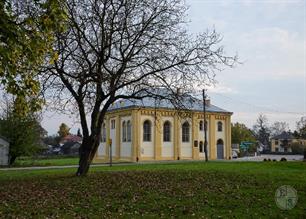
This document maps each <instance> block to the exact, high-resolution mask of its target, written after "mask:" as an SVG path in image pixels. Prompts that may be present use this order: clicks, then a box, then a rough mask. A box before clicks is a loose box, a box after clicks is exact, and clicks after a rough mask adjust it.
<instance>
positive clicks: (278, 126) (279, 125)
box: [270, 122, 289, 137]
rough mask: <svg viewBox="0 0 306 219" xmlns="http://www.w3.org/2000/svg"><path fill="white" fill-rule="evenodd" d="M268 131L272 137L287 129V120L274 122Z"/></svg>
mask: <svg viewBox="0 0 306 219" xmlns="http://www.w3.org/2000/svg"><path fill="white" fill-rule="evenodd" d="M270 131H271V136H272V137H274V136H277V135H280V134H282V133H283V132H287V131H289V124H288V123H287V122H274V123H273V124H272V125H271V127H270Z"/></svg>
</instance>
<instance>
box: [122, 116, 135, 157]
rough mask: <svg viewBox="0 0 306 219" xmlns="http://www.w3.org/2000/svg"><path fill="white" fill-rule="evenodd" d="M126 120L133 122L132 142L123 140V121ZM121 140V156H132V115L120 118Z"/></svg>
mask: <svg viewBox="0 0 306 219" xmlns="http://www.w3.org/2000/svg"><path fill="white" fill-rule="evenodd" d="M123 121H125V123H127V122H128V121H130V123H131V141H130V142H123V141H122V135H123V130H122V123H123ZM120 133H121V134H120V135H121V136H120V141H121V148H120V157H131V156H132V138H133V128H132V117H131V116H125V117H122V118H121V119H120Z"/></svg>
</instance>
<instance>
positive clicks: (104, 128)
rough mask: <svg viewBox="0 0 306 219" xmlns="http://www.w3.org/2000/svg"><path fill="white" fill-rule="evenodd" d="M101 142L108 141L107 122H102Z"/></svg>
mask: <svg viewBox="0 0 306 219" xmlns="http://www.w3.org/2000/svg"><path fill="white" fill-rule="evenodd" d="M101 142H106V127H105V123H103V124H102V137H101Z"/></svg>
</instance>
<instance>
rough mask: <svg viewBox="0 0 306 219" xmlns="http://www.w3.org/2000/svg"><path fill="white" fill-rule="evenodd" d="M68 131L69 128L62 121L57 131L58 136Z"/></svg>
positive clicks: (62, 135) (67, 133)
mask: <svg viewBox="0 0 306 219" xmlns="http://www.w3.org/2000/svg"><path fill="white" fill-rule="evenodd" d="M69 131H70V128H69V127H68V125H66V124H65V123H62V124H61V125H60V127H59V130H58V132H57V133H58V135H59V137H60V138H61V139H62V138H64V137H66V136H67V135H69V134H70V133H69Z"/></svg>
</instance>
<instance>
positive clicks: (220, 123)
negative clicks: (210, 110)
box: [218, 122, 222, 132]
mask: <svg viewBox="0 0 306 219" xmlns="http://www.w3.org/2000/svg"><path fill="white" fill-rule="evenodd" d="M218 132H222V122H218Z"/></svg>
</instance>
